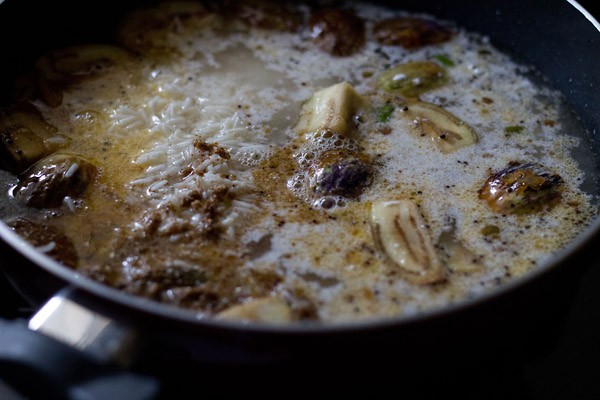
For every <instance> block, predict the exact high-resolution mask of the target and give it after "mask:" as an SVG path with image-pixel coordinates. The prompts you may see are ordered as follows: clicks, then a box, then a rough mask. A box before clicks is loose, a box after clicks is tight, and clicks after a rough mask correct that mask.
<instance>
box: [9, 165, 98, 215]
mask: <svg viewBox="0 0 600 400" xmlns="http://www.w3.org/2000/svg"><path fill="white" fill-rule="evenodd" d="M97 175H98V170H97V168H96V167H95V166H94V165H93V164H92V163H90V162H89V161H87V160H86V159H84V158H83V157H80V156H78V155H74V154H64V153H54V154H52V155H50V156H48V157H46V158H43V159H41V160H40V161H38V162H37V163H35V164H34V165H33V166H32V167H31V168H29V169H28V170H27V171H26V172H25V173H24V174H23V176H21V178H20V181H19V183H18V184H17V186H16V187H15V188H14V190H13V195H14V197H15V198H16V199H17V201H19V202H20V203H21V204H23V205H25V206H28V207H35V208H56V207H60V205H61V204H62V203H63V200H64V199H65V197H67V196H69V197H79V196H81V195H82V194H83V193H84V192H85V190H86V189H87V187H88V185H89V184H90V183H91V181H92V180H93V179H94V178H95V177H96V176H97Z"/></svg>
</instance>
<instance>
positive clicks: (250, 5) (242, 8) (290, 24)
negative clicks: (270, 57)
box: [226, 0, 302, 32]
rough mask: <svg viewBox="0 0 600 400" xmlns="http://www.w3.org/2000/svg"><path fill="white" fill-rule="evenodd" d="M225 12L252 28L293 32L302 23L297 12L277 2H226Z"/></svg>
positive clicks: (254, 0)
mask: <svg viewBox="0 0 600 400" xmlns="http://www.w3.org/2000/svg"><path fill="white" fill-rule="evenodd" d="M226 9H227V10H226V12H227V13H228V14H233V15H234V16H236V17H238V18H240V19H241V20H242V21H244V23H246V24H247V25H249V26H251V27H254V28H261V29H268V30H277V31H282V32H295V31H297V30H298V28H299V27H300V25H301V24H302V17H301V16H300V14H298V13H297V12H294V11H292V10H290V9H289V8H287V7H286V6H285V5H283V4H279V3H277V2H269V1H261V0H251V1H231V2H229V4H227V3H226Z"/></svg>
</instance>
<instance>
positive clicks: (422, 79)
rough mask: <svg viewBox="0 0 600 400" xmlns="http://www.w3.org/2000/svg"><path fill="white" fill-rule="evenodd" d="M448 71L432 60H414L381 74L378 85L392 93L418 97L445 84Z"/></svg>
mask: <svg viewBox="0 0 600 400" xmlns="http://www.w3.org/2000/svg"><path fill="white" fill-rule="evenodd" d="M447 80H448V79H447V76H446V72H445V71H444V68H443V67H441V66H440V65H439V64H437V63H434V62H432V61H413V62H408V63H406V64H400V65H398V66H396V67H394V68H392V69H389V70H387V71H385V72H384V73H382V74H381V75H379V78H378V85H379V87H380V88H381V89H383V90H385V91H386V92H390V93H397V94H400V95H402V96H405V97H410V98H418V97H419V95H421V94H422V93H425V92H428V91H430V90H432V89H435V88H437V87H440V86H442V85H444V84H445V83H446V81H447Z"/></svg>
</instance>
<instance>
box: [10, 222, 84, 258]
mask: <svg viewBox="0 0 600 400" xmlns="http://www.w3.org/2000/svg"><path fill="white" fill-rule="evenodd" d="M7 225H8V226H9V227H11V228H12V229H13V230H14V231H15V232H16V233H18V234H19V235H20V236H22V237H23V238H24V239H26V240H27V241H28V242H29V243H30V244H31V245H32V246H35V247H37V248H38V250H40V251H42V252H43V253H45V254H46V255H48V256H49V257H52V258H53V259H55V260H56V261H58V262H60V263H62V264H64V265H66V266H67V267H70V268H75V267H76V266H77V260H78V255H77V251H76V250H75V246H74V245H73V243H72V242H71V239H69V238H68V237H67V235H65V234H64V233H62V232H61V231H60V230H58V228H55V227H53V226H50V225H48V224H47V223H37V222H33V221H30V220H28V219H25V218H17V219H14V220H12V221H8V222H7Z"/></svg>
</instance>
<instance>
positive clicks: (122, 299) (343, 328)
mask: <svg viewBox="0 0 600 400" xmlns="http://www.w3.org/2000/svg"><path fill="white" fill-rule="evenodd" d="M566 1H567V2H568V3H569V4H570V5H571V6H573V7H574V8H575V9H577V10H578V11H579V12H580V13H581V14H582V15H583V16H584V17H585V18H586V19H587V20H588V21H589V22H590V23H591V24H592V25H593V26H594V27H595V28H596V30H597V31H598V32H599V33H600V23H599V22H598V21H597V20H596V19H595V18H594V17H593V16H592V15H591V14H590V13H589V12H588V11H587V10H586V9H585V8H584V7H582V6H581V5H580V4H579V3H578V2H577V1H576V0H566ZM3 2H4V0H0V4H2V3H3ZM598 235H600V215H599V216H597V217H596V218H595V219H594V220H593V222H592V223H591V224H590V225H588V226H587V227H586V229H585V230H583V231H582V232H581V233H580V234H579V235H578V236H577V237H576V238H574V239H573V240H572V241H571V242H570V243H569V244H567V245H566V246H565V247H563V248H562V249H560V250H559V251H558V252H557V253H555V254H554V255H553V256H552V258H551V260H549V261H548V262H546V263H543V264H542V265H540V266H539V267H537V268H535V269H534V270H532V271H529V272H528V273H526V274H525V275H523V276H521V277H517V278H514V279H512V280H511V281H510V282H508V283H505V284H503V285H502V286H500V287H497V288H494V289H493V290H490V291H486V292H484V293H480V294H478V295H477V296H475V297H474V298H472V299H462V300H459V301H458V302H456V303H452V304H449V305H448V304H447V305H444V306H440V307H435V308H433V309H429V310H426V311H424V312H419V313H417V314H411V315H405V316H397V317H386V318H374V319H372V320H371V319H361V320H355V321H347V322H331V323H329V322H328V323H323V322H314V323H313V322H310V323H304V322H302V323H292V324H286V325H272V324H257V323H246V322H240V321H228V320H220V319H217V318H214V317H210V316H206V317H199V316H198V315H199V314H198V313H197V312H194V311H192V310H187V309H183V308H179V307H176V306H172V305H168V304H164V303H160V302H157V301H154V300H150V299H147V298H143V297H141V296H136V295H133V294H128V293H125V292H122V291H120V290H118V289H115V288H112V287H110V286H108V285H104V284H101V283H99V282H96V281H93V280H92V279H90V278H88V277H86V276H84V275H82V274H80V273H77V272H76V271H73V270H71V269H69V268H68V267H66V266H63V265H61V264H60V263H58V262H57V261H55V260H54V259H52V258H50V257H48V256H47V255H45V254H43V253H41V252H39V251H37V250H36V249H35V247H34V246H32V245H31V244H30V243H28V242H27V241H26V240H25V239H23V238H21V237H20V236H19V235H17V234H16V233H15V232H14V231H13V230H12V229H11V228H10V227H8V226H7V225H6V223H5V222H4V221H0V240H2V241H4V242H5V243H6V244H8V245H9V246H10V247H11V248H12V249H14V250H15V251H17V252H18V253H19V254H20V255H21V256H23V257H24V258H26V259H27V260H29V261H30V262H32V263H33V264H35V267H36V268H43V269H44V270H45V271H47V272H49V273H51V274H52V275H54V276H56V277H58V278H59V279H61V280H62V281H63V282H65V283H66V284H67V285H72V286H73V287H75V288H78V289H82V290H84V291H87V292H89V293H91V294H93V295H94V296H96V297H99V298H100V299H102V300H103V301H107V302H109V303H113V304H115V305H117V306H126V307H127V308H130V309H135V310H136V311H140V312H143V313H145V314H149V315H152V316H156V317H161V318H164V319H168V320H173V321H177V322H182V323H186V324H190V323H191V324H194V325H195V326H198V327H206V328H211V329H219V330H235V331H243V332H247V333H258V334H260V333H271V334H283V335H285V334H294V335H295V334H326V333H341V332H351V331H354V332H357V331H364V330H377V329H386V328H389V327H391V326H394V327H399V326H407V325H413V324H419V323H423V322H426V321H430V320H432V319H437V318H439V317H441V316H448V315H453V314H456V313H460V312H462V311H466V310H469V309H473V308H475V307H477V306H479V305H481V304H486V303H488V302H490V301H492V300H494V299H497V298H500V297H505V296H507V295H508V294H509V293H510V292H513V291H515V290H517V289H519V288H522V287H524V286H526V285H528V284H529V283H531V282H533V281H535V280H537V279H538V278H539V277H540V276H542V275H546V274H549V273H550V272H551V271H553V270H555V269H557V268H559V267H560V266H561V265H562V264H564V263H565V262H566V261H567V260H568V259H569V258H571V257H573V255H575V254H576V253H578V252H579V251H581V250H582V249H583V248H584V247H586V246H588V245H590V244H591V243H592V242H593V241H594V239H596V238H597V237H598ZM117 322H118V321H117Z"/></svg>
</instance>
